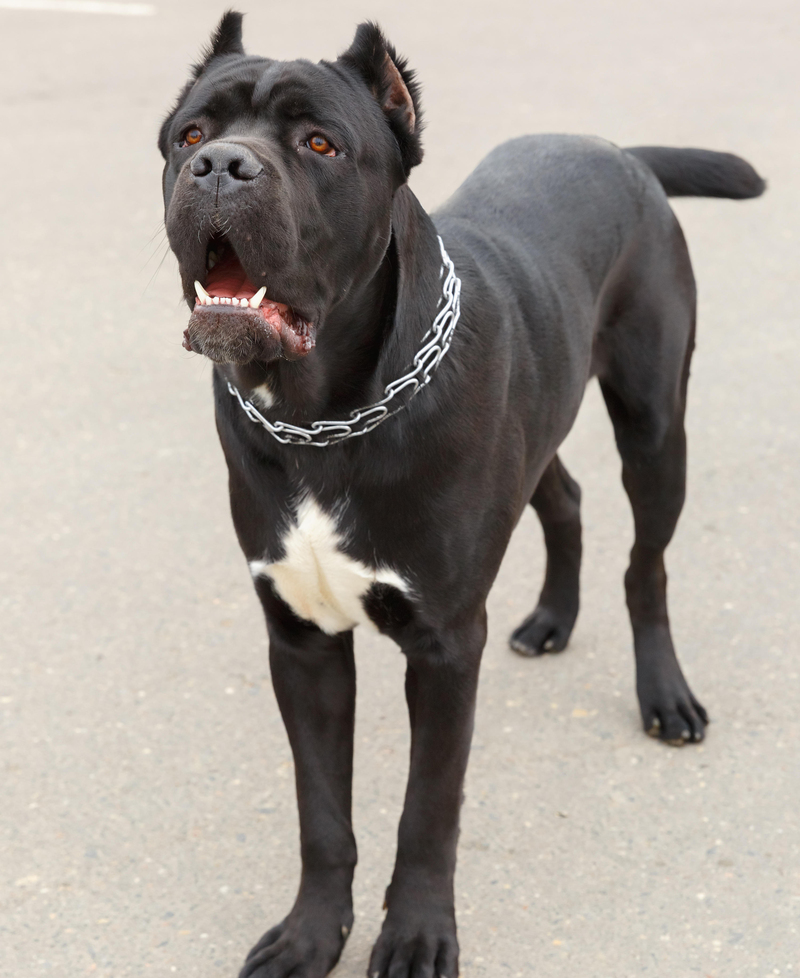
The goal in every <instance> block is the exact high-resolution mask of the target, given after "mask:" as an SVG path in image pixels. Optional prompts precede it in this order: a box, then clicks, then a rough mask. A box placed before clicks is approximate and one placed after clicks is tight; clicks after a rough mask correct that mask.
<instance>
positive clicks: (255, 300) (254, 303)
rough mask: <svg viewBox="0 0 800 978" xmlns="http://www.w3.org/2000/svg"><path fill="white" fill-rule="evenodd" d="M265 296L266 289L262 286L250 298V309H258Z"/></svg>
mask: <svg viewBox="0 0 800 978" xmlns="http://www.w3.org/2000/svg"><path fill="white" fill-rule="evenodd" d="M266 294H267V287H266V285H262V286H261V288H260V289H259V290H258V292H256V294H255V295H254V296H252V297H251V299H250V308H251V309H258V307H259V306H260V305H261V300H262V299H263V298H264V296H265V295H266Z"/></svg>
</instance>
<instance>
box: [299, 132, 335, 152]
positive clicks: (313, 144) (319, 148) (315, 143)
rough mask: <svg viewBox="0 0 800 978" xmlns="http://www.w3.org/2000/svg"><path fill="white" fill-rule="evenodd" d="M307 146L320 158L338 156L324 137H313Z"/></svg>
mask: <svg viewBox="0 0 800 978" xmlns="http://www.w3.org/2000/svg"><path fill="white" fill-rule="evenodd" d="M306 145H307V146H308V148H309V149H313V150H314V152H315V153H319V155H320V156H336V150H335V149H334V148H333V146H331V144H330V143H329V142H328V140H327V139H326V138H325V137H324V136H312V137H311V139H309V141H308V142H307V143H306Z"/></svg>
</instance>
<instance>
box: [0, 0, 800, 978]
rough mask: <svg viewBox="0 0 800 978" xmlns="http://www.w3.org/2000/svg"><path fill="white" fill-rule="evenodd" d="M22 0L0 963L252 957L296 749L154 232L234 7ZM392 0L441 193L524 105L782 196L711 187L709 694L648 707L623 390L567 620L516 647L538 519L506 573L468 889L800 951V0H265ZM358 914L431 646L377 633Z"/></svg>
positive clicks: (203, 964)
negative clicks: (191, 70) (179, 117)
mask: <svg viewBox="0 0 800 978" xmlns="http://www.w3.org/2000/svg"><path fill="white" fill-rule="evenodd" d="M6 6H7V4H3V3H2V2H0V133H2V135H0V140H2V150H3V152H2V155H1V156H0V159H2V170H3V174H2V206H1V208H0V213H1V214H2V216H1V217H0V221H2V224H1V225H0V226H1V227H2V232H1V233H0V276H1V278H0V281H1V282H2V302H0V325H1V326H2V359H0V371H1V372H2V381H1V382H0V398H2V426H0V459H2V462H1V463H0V493H2V501H1V502H0V539H1V540H2V542H1V543H0V609H1V614H2V622H1V624H0V636H1V638H0V641H1V642H2V674H1V675H0V708H1V709H2V748H1V749H2V764H3V781H2V795H1V796H0V797H1V798H2V801H1V802H0V823H1V824H0V974H2V975H3V976H9V978H11V976H14V978H38V976H44V975H71V976H72V975H75V976H79V975H95V976H109V978H133V976H154V978H156V976H158V978H160V976H167V978H168V976H170V975H173V974H176V975H185V976H191V978H195V976H197V978H201V976H202V978H205V976H216V975H230V976H233V975H235V974H236V971H237V968H238V966H239V964H240V961H241V959H242V956H243V954H244V952H245V951H246V950H247V949H248V948H249V946H250V945H251V944H252V943H253V942H254V941H255V939H256V938H257V937H258V936H260V934H261V933H262V931H263V930H264V929H265V928H266V927H267V926H268V925H271V924H273V923H275V922H276V921H277V920H278V919H279V918H280V917H281V916H282V915H283V914H284V913H285V912H286V911H287V909H288V908H289V906H290V904H291V901H292V899H293V895H294V888H295V886H296V881H297V873H298V856H297V820H296V812H295V804H294V795H293V784H292V762H291V757H290V753H289V749H288V745H287V741H286V738H285V735H284V732H283V728H282V725H281V722H280V719H279V717H278V713H277V709H276V706H275V701H274V698H273V695H272V692H271V688H270V683H269V678H268V674H267V661H266V640H265V636H264V630H263V625H262V621H261V615H260V611H259V608H258V606H257V603H256V600H255V597H254V595H253V594H252V592H251V587H250V582H249V576H248V573H247V569H246V566H245V564H244V562H243V560H242V559H241V556H240V554H239V551H238V549H237V546H236V543H235V539H234V535H233V531H232V528H231V525H230V520H229V517H228V512H227V500H226V478H225V471H224V465H223V460H222V456H221V453H220V451H219V449H218V446H217V444H216V436H215V433H214V426H213V419H212V411H211V397H210V391H209V370H208V368H207V366H206V364H204V363H203V361H202V360H201V359H200V358H198V357H196V356H193V355H190V354H188V353H185V352H184V351H183V350H182V349H181V331H182V329H183V326H184V325H185V319H186V312H185V309H184V308H183V307H182V306H181V303H180V297H179V290H178V285H177V276H176V270H175V264H174V262H173V261H172V259H171V257H170V256H169V255H166V256H165V244H164V238H163V234H162V232H161V204H160V185H159V179H160V167H161V161H160V157H159V156H158V153H157V151H156V148H155V135H156V131H157V128H158V124H159V122H160V119H161V117H162V115H163V113H164V112H165V110H166V108H167V106H168V105H169V104H170V103H171V100H172V99H173V98H174V97H175V95H176V94H177V91H178V89H179V87H180V86H181V84H182V83H183V81H184V78H185V75H186V66H187V65H188V63H189V62H191V61H192V60H194V59H195V57H196V56H197V53H198V51H199V48H200V47H201V45H202V44H203V43H204V42H205V40H206V38H207V35H208V33H209V32H210V30H211V28H212V27H213V26H214V23H215V21H216V19H217V17H218V16H219V14H220V13H221V9H222V8H221V6H220V5H218V4H216V3H209V2H207V0H196V2H192V3H189V2H188V0H186V2H177V0H173V2H165V0H156V13H155V15H154V16H131V17H121V16H114V15H103V14H80V13H60V12H32V11H29V10H10V9H5V7H6ZM365 17H373V18H376V19H378V20H379V21H380V22H381V23H382V24H383V26H384V27H385V29H386V31H387V33H388V34H389V36H390V37H391V38H392V39H393V40H394V41H395V43H396V44H397V45H398V47H399V48H400V50H401V51H403V52H405V53H406V54H407V55H408V56H409V57H410V58H411V61H412V64H413V65H414V66H416V67H417V68H418V69H419V72H420V75H421V78H422V81H423V83H424V86H425V88H424V99H425V108H426V115H427V122H428V128H427V134H426V146H427V158H426V160H425V162H424V164H423V165H422V167H421V168H420V170H419V171H418V173H415V175H414V177H413V186H414V188H415V190H416V192H417V193H418V195H419V196H420V197H421V199H422V201H423V203H425V204H426V205H427V206H430V207H433V206H435V205H436V203H437V202H439V201H442V200H443V199H445V198H446V196H447V195H448V194H449V193H450V192H451V190H453V189H454V188H455V187H456V186H457V184H458V183H459V181H460V180H461V179H462V178H463V177H464V176H465V175H466V174H467V173H468V172H469V170H470V169H471V168H472V167H473V166H474V165H475V163H476V162H477V161H478V160H479V159H480V158H481V157H482V156H483V155H484V154H485V153H486V152H487V151H488V150H489V149H490V148H491V147H492V146H494V145H495V144H496V143H498V142H500V141H502V140H504V139H507V138H509V137H511V136H515V135H518V134H520V133H525V132H547V131H551V132H552V131H555V132H580V133H596V134H598V135H602V136H605V137H607V138H609V139H612V140H613V141H615V142H618V143H620V144H622V145H626V144H628V145H629V144H642V143H665V144H668V145H679V146H680V145H694V146H704V147H709V148H715V149H726V150H733V151H736V152H739V153H741V154H742V155H744V156H745V157H747V158H748V159H750V160H751V161H752V162H753V163H755V164H756V166H757V167H758V168H759V169H760V170H761V171H762V172H763V173H764V175H765V176H767V177H768V179H769V181H770V189H769V192H768V194H767V195H766V196H765V197H764V198H762V199H761V200H758V201H751V202H746V203H733V202H728V201H705V200H704V201H692V200H688V201H680V202H678V204H677V205H676V206H677V210H678V212H679V215H680V218H681V221H682V223H683V225H684V228H685V230H686V233H687V237H688V240H689V245H690V248H691V251H692V255H693V259H694V263H695V269H696V274H697V277H698V280H699V285H700V295H701V300H700V322H699V344H698V349H697V354H696V357H695V361H694V371H693V376H692V382H691V388H690V408H689V417H688V428H689V446H690V475H689V497H688V503H687V506H686V509H685V511H684V515H683V517H682V520H681V523H680V526H679V529H678V533H677V536H676V539H675V541H674V542H673V544H672V546H671V548H670V550H669V554H668V563H669V571H670V575H671V609H672V621H673V628H674V633H675V638H676V642H677V644H678V648H679V652H680V655H681V658H682V661H683V663H684V666H685V669H686V672H687V674H688V677H689V679H690V682H691V683H692V685H693V687H694V689H695V691H696V692H697V694H698V696H699V697H700V698H701V700H702V701H703V702H704V703H705V705H706V706H707V707H708V709H709V711H710V712H711V714H712V717H713V724H712V726H711V728H710V731H709V736H708V739H707V741H706V743H705V744H704V745H702V746H700V747H693V748H685V749H683V750H675V749H671V748H668V747H665V746H663V745H661V744H658V743H655V742H652V741H650V740H648V739H647V738H646V737H644V736H643V734H642V733H641V731H640V729H639V721H638V716H637V709H636V701H635V696H634V691H633V662H632V653H631V638H630V632H629V626H628V622H627V617H626V612H625V607H624V600H623V591H622V574H623V570H624V567H625V563H626V555H627V551H628V548H629V546H630V543H631V518H630V515H629V510H628V507H627V502H626V500H625V497H624V495H623V492H622V489H621V486H620V482H619V474H618V470H619V463H618V460H617V457H616V454H615V450H614V448H613V440H612V436H611V430H610V426H609V422H608V420H607V418H606V416H605V413H604V410H603V408H602V405H601V403H600V398H599V396H598V393H597V390H596V389H595V388H594V387H590V389H589V391H588V393H587V397H586V400H585V403H584V406H583V409H582V411H581V415H580V418H579V420H578V423H577V425H576V428H575V430H574V432H573V433H572V434H571V435H570V438H569V439H568V442H567V444H566V446H565V448H564V453H563V454H564V457H565V460H566V462H567V464H568V466H569V467H570V469H571V470H572V472H573V474H574V475H575V476H576V478H577V479H578V480H579V481H580V482H581V484H582V486H583V489H584V520H585V562H584V572H583V604H582V612H581V616H580V619H579V622H578V626H577V629H576V631H575V634H574V636H573V641H572V644H571V647H570V649H569V650H568V651H567V652H565V653H564V654H562V655H559V656H552V657H547V658H544V659H542V660H537V661H526V660H522V659H520V658H518V657H516V656H515V655H513V654H512V653H511V652H509V651H508V649H507V646H506V636H507V634H508V632H509V631H510V629H511V628H512V626H513V625H514V624H516V622H517V621H518V620H519V619H520V618H521V617H522V616H523V615H524V614H525V613H526V612H527V611H528V610H529V609H530V607H531V606H532V604H533V601H534V597H535V592H536V590H537V587H538V585H539V582H540V579H541V576H542V570H543V551H542V543H541V533H540V531H539V528H538V525H537V524H536V521H535V519H534V518H533V516H532V515H530V514H528V515H526V517H525V518H524V519H523V520H522V522H521V524H520V527H519V528H518V531H517V533H516V535H515V537H514V539H513V541H512V544H511V548H510V550H509V553H508V556H507V559H506V561H505V563H504V565H503V568H502V571H501V574H500V577H499V580H498V582H497V585H496V587H495V589H494V591H493V593H492V596H491V602H490V622H491V631H490V639H489V644H488V647H487V650H486V657H485V666H484V671H483V674H482V685H481V690H480V702H479V708H478V720H477V730H476V734H475V742H474V750H473V756H472V759H471V766H470V770H469V776H468V784H467V800H466V803H465V807H464V814H463V831H462V836H461V844H460V862H459V872H458V877H457V888H456V889H457V909H458V918H459V925H460V938H461V947H462V965H463V968H462V974H463V975H465V976H468V978H478V976H486V978H497V976H506V975H507V976H534V975H535V976H537V978H566V976H570V978H573V976H575V975H582V976H587V978H627V976H634V975H648V976H654V978H667V976H668V978H684V976H692V975H698V976H701V978H702V976H705V978H734V976H743V978H744V976H746V978H764V976H767V975H777V974H781V975H792V974H800V835H799V834H798V828H799V827H798V818H799V816H798V812H800V778H799V777H798V775H799V774H800V771H799V769H798V757H797V750H798V733H800V720H799V719H798V717H799V716H800V682H799V680H798V675H800V661H799V658H800V657H799V655H798V653H800V649H798V625H800V622H799V621H798V618H800V611H799V607H800V602H798V591H800V587H799V586H798V585H799V582H800V566H798V565H799V564H800V549H799V548H798V544H799V542H800V533H799V524H798V512H800V486H798V461H800V444H798V441H799V439H798V420H799V419H800V332H799V331H798V306H799V305H800V303H799V302H798V299H799V298H800V296H798V281H797V278H798V268H800V261H799V259H800V247H799V243H800V221H799V220H798V218H799V217H800V192H799V191H798V186H799V184H798V179H797V163H798V159H800V136H799V135H798V122H799V121H800V113H799V110H800V105H799V104H798V92H800V57H798V51H799V50H800V6H798V5H797V3H796V2H789V0H759V2H755V0H746V2H745V0H693V2H689V0H670V2H664V0H660V2H650V3H647V4H645V3H636V2H633V0H613V2H612V0H600V2H589V0H566V2H565V0H559V2H557V0H541V2H538V3H536V4H526V3H514V2H511V0H496V2H493V3H485V4H477V3H473V2H460V3H459V2H455V0H444V2H439V3H438V4H433V3H429V2H428V3H422V2H419V0H412V2H406V3H404V4H402V5H400V4H396V3H388V2H386V0H375V2H374V3H370V4H367V3H365V2H361V0H358V2H349V0H346V2H338V3H325V2H323V0H313V2H305V0H298V2H297V3H291V4H289V3H285V4H282V5H280V6H279V5H277V4H265V3H259V4H254V5H252V8H251V10H250V13H249V14H248V18H247V23H246V41H247V43H248V45H249V47H250V49H251V50H253V51H254V52H258V53H263V54H269V55H272V56H276V57H281V56H282V57H287V58H289V57H295V56H304V57H309V58H312V59H317V58H322V57H332V56H334V55H335V54H336V53H338V52H339V51H341V50H342V49H344V48H345V47H346V46H347V44H348V43H349V40H350V38H351V36H352V31H353V29H354V26H355V24H356V23H357V22H358V21H359V20H360V19H363V18H365ZM357 645H358V649H357V655H358V667H359V687H360V697H359V707H358V727H357V759H356V791H355V821H356V827H357V835H358V839H359V844H360V865H359V869H358V873H357V876H356V889H355V900H356V914H357V917H356V925H355V929H354V933H353V935H352V938H351V940H350V943H349V945H348V946H347V949H346V951H345V954H344V957H343V959H342V962H341V963H340V965H339V968H338V970H337V972H336V975H337V976H338V978H350V976H361V975H363V973H364V971H365V969H366V964H367V958H368V953H369V948H370V946H371V943H372V941H373V940H374V938H375V937H376V935H377V933H378V929H379V925H380V920H381V903H382V899H383V889H384V887H385V885H386V883H387V881H388V879H389V874H390V870H391V864H392V859H393V854H394V837H395V828H396V823H397V818H398V814H399V809H400V804H401V799H402V793H403V787H404V779H405V770H406V754H407V748H408V734H407V724H406V718H405V709H404V703H403V695H402V671H403V670H402V666H403V664H402V661H401V656H400V655H399V654H398V652H397V651H396V650H395V649H394V647H392V646H391V645H390V644H389V643H388V642H386V641H383V640H379V639H376V638H373V637H370V636H368V635H359V636H358V642H357Z"/></svg>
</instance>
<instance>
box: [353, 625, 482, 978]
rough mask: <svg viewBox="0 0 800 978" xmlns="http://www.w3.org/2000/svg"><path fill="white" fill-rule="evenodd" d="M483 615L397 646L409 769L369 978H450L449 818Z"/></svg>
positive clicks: (452, 852)
mask: <svg viewBox="0 0 800 978" xmlns="http://www.w3.org/2000/svg"><path fill="white" fill-rule="evenodd" d="M485 641H486V616H485V612H483V610H482V611H481V613H480V616H479V617H477V616H476V618H475V619H474V620H473V621H471V622H470V623H469V624H468V625H466V626H462V627H460V628H458V629H456V630H453V631H450V632H448V633H447V634H445V635H434V636H430V635H428V636H425V639H424V640H421V641H419V642H416V643H415V644H414V645H413V646H411V647H408V648H404V649H403V651H404V652H405V654H406V657H407V660H408V667H407V672H406V698H407V700H408V711H409V715H410V720H411V764H410V769H409V777H408V788H407V790H406V799H405V806H404V808H403V815H402V818H401V819H400V829H399V832H398V845H397V860H396V862H395V869H394V875H393V876H392V882H391V884H390V885H389V888H388V890H387V891H386V905H387V911H388V912H387V914H386V919H385V921H384V924H383V930H382V931H381V935H380V937H379V938H378V941H377V943H376V945H375V947H374V949H373V952H372V957H371V959H370V965H369V972H368V974H369V976H370V978H457V975H458V942H457V940H456V921H455V908H454V895H453V876H454V873H455V868H456V842H457V840H458V819H459V812H460V808H461V801H462V791H463V782H464V772H465V771H466V767H467V758H468V756H469V749H470V741H471V739H472V726H473V718H474V714H475V694H476V691H477V686H478V669H479V666H480V658H481V652H482V651H483V646H484V643H485Z"/></svg>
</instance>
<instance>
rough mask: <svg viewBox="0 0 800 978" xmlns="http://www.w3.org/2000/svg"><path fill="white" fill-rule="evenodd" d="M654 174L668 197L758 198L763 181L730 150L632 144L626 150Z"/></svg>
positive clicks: (762, 189)
mask: <svg viewBox="0 0 800 978" xmlns="http://www.w3.org/2000/svg"><path fill="white" fill-rule="evenodd" d="M626 152H627V153H630V154H631V156H635V157H636V158H637V159H640V160H641V161H642V163H644V164H645V165H646V166H648V167H649V168H650V169H651V170H652V171H653V173H655V175H656V177H657V178H658V180H659V182H660V184H661V186H662V187H663V188H664V190H665V191H666V194H667V196H668V197H728V198H729V199H731V200H746V199H747V198H748V197H759V196H760V195H761V194H763V193H764V191H765V190H766V187H767V184H766V182H765V181H764V180H762V179H761V177H760V176H759V175H758V174H757V173H756V171H755V170H754V169H753V167H752V166H750V164H749V163H748V162H747V160H743V159H742V158H741V156H734V155H733V153H715V152H714V151H713V150H710V149H673V148H672V147H667V146H633V147H631V148H630V149H627V150H626Z"/></svg>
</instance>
